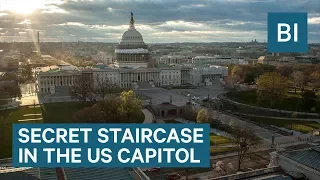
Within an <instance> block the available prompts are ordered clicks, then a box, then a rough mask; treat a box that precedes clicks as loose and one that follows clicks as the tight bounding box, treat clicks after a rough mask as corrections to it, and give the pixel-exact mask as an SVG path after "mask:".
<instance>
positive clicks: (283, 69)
mask: <svg viewBox="0 0 320 180" xmlns="http://www.w3.org/2000/svg"><path fill="white" fill-rule="evenodd" d="M293 70H294V69H293V67H292V66H291V65H287V64H280V65H278V66H277V67H276V71H277V72H278V73H280V74H281V76H284V77H289V76H290V75H291V74H292V73H293Z"/></svg>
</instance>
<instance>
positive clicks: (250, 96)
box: [227, 90, 320, 112]
mask: <svg viewBox="0 0 320 180" xmlns="http://www.w3.org/2000/svg"><path fill="white" fill-rule="evenodd" d="M227 96H228V97H229V98H230V99H232V100H234V101H237V102H240V103H243V104H248V105H253V106H261V107H265V108H270V102H268V101H262V102H260V103H259V102H258V101H257V98H258V97H257V94H256V91H255V90H250V91H235V92H229V93H227ZM318 99H319V96H318ZM302 101H303V99H302V96H301V92H297V94H295V93H294V92H292V91H289V92H288V93H287V94H286V95H285V96H284V97H283V98H281V99H279V100H278V101H276V102H275V104H274V107H272V108H273V109H281V110H288V111H299V112H305V111H306V110H305V109H303V107H302V104H303V103H302ZM316 109H317V111H318V112H320V102H319V101H318V103H317V106H316ZM307 112H309V111H307Z"/></svg>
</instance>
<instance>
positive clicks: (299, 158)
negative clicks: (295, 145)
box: [279, 147, 320, 171]
mask: <svg viewBox="0 0 320 180" xmlns="http://www.w3.org/2000/svg"><path fill="white" fill-rule="evenodd" d="M279 155H282V156H284V157H287V158H289V159H291V160H293V161H296V162H298V163H300V164H303V165H305V166H308V167H310V168H312V169H315V170H317V171H320V161H319V160H320V147H313V148H310V149H303V150H295V151H283V152H279Z"/></svg>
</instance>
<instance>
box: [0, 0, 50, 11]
mask: <svg viewBox="0 0 320 180" xmlns="http://www.w3.org/2000/svg"><path fill="white" fill-rule="evenodd" d="M44 5H45V2H44V0H15V1H12V2H10V3H6V5H5V9H6V10H8V11H12V12H14V13H17V14H30V13H32V12H34V11H35V10H37V9H40V8H44Z"/></svg>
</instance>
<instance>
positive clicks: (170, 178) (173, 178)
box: [167, 173, 181, 180]
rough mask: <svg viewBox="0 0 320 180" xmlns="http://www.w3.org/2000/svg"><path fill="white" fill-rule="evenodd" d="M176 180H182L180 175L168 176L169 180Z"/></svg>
mask: <svg viewBox="0 0 320 180" xmlns="http://www.w3.org/2000/svg"><path fill="white" fill-rule="evenodd" d="M175 179H181V176H180V174H178V173H172V174H168V176H167V180H175Z"/></svg>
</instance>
